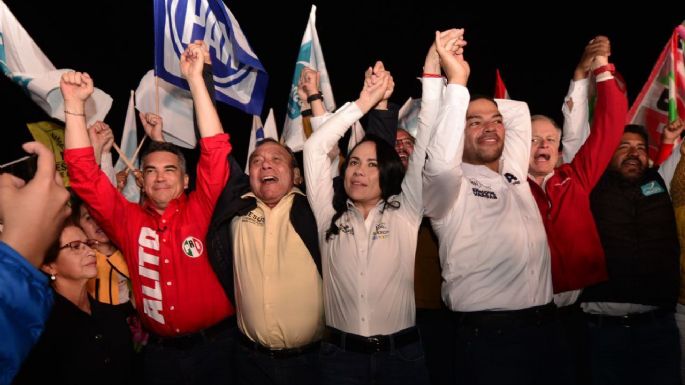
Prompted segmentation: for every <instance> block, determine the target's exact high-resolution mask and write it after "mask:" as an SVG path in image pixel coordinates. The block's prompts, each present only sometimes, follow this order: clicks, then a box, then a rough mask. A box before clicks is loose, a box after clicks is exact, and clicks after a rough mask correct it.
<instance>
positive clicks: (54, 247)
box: [42, 216, 80, 266]
mask: <svg viewBox="0 0 685 385" xmlns="http://www.w3.org/2000/svg"><path fill="white" fill-rule="evenodd" d="M69 226H74V227H78V228H80V227H79V226H78V224H77V222H74V220H73V216H70V217H67V219H65V220H64V223H62V226H61V227H60V228H59V231H58V232H57V239H55V241H54V242H53V243H52V244H51V245H50V247H49V248H48V251H47V253H45V259H43V263H42V265H44V266H47V265H49V264H51V263H53V262H55V261H56V260H57V256H58V255H59V252H60V246H62V245H61V244H60V243H59V242H60V241H59V239H60V238H61V237H62V232H64V229H65V228H67V227H69Z"/></svg>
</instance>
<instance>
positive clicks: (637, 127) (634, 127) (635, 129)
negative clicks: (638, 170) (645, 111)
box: [623, 124, 649, 147]
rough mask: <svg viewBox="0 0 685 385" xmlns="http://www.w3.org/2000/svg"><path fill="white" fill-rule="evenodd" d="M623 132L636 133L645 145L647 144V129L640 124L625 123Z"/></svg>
mask: <svg viewBox="0 0 685 385" xmlns="http://www.w3.org/2000/svg"><path fill="white" fill-rule="evenodd" d="M623 133H624V134H626V133H632V134H638V135H640V136H641V137H642V139H644V141H645V147H647V146H649V135H648V134H647V129H646V128H645V126H643V125H641V124H626V126H625V127H624V128H623Z"/></svg>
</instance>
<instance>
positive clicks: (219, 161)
mask: <svg viewBox="0 0 685 385" xmlns="http://www.w3.org/2000/svg"><path fill="white" fill-rule="evenodd" d="M230 153H231V144H230V142H229V136H228V134H218V135H214V136H211V137H208V138H202V139H200V159H199V161H198V163H197V179H196V180H195V186H196V187H195V191H194V192H192V193H191V194H190V196H189V199H190V202H192V203H191V204H193V205H198V206H199V208H200V212H201V213H203V215H205V216H206V217H205V218H203V219H204V220H206V222H207V223H209V220H210V219H211V217H212V212H214V206H215V205H216V201H217V200H218V199H219V195H221V191H222V190H223V189H224V186H225V185H226V181H228V176H229V173H230V172H229V168H228V155H229V154H230Z"/></svg>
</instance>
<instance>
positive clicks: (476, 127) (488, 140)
mask: <svg viewBox="0 0 685 385" xmlns="http://www.w3.org/2000/svg"><path fill="white" fill-rule="evenodd" d="M503 148H504V124H503V121H502V114H500V112H499V109H498V108H497V105H496V104H495V103H493V102H492V101H491V100H488V99H476V100H474V101H472V102H471V103H469V107H468V109H467V110H466V128H465V130H464V154H463V161H464V162H465V163H470V164H475V165H484V166H488V167H489V168H490V169H492V170H494V171H497V170H498V169H499V158H500V156H502V150H503Z"/></svg>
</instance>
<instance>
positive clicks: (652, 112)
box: [628, 25, 685, 159]
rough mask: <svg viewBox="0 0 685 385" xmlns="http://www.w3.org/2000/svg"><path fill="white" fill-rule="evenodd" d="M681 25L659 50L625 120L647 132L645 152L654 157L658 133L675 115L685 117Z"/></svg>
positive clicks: (682, 30) (658, 137) (659, 143)
mask: <svg viewBox="0 0 685 385" xmlns="http://www.w3.org/2000/svg"><path fill="white" fill-rule="evenodd" d="M684 40H685V27H683V26H682V25H680V26H678V27H677V28H675V29H674V30H673V34H672V35H671V38H670V39H669V40H668V43H667V44H666V46H665V47H664V49H663V51H661V55H659V59H658V60H657V62H656V64H655V65H654V68H653V69H652V72H651V73H650V74H649V78H648V79H647V82H646V83H645V85H644V86H643V87H642V90H641V91H640V94H639V95H638V96H637V98H636V99H635V102H634V103H633V105H632V107H631V108H630V111H628V122H630V123H632V124H641V125H643V126H644V127H645V128H647V132H649V156H650V158H652V159H656V157H657V154H658V153H659V147H660V145H661V133H662V132H663V130H664V128H665V127H666V125H668V123H669V122H673V121H674V120H676V118H677V117H678V116H680V118H681V119H685V66H684V65H683V63H684V59H683V44H684Z"/></svg>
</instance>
